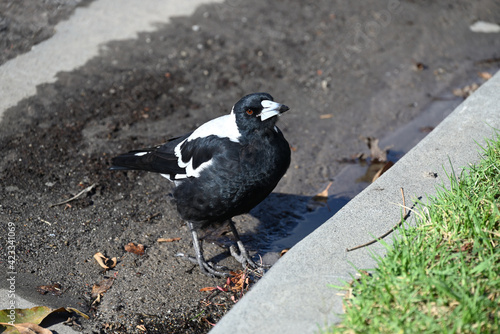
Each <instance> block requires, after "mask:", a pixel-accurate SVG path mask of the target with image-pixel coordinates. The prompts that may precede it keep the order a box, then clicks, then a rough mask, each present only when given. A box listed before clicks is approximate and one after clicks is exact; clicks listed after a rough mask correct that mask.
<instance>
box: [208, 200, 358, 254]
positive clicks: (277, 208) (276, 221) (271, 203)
mask: <svg viewBox="0 0 500 334" xmlns="http://www.w3.org/2000/svg"><path fill="white" fill-rule="evenodd" d="M350 199H351V198H349V197H344V196H339V195H332V196H329V197H327V198H326V197H318V196H302V195H293V194H283V193H272V194H270V195H269V196H268V197H267V198H266V199H265V200H264V201H262V202H261V203H260V204H259V205H257V206H256V207H255V208H254V209H252V210H251V211H250V215H251V216H252V217H254V218H256V219H253V222H252V223H251V224H250V225H251V226H245V225H246V224H245V221H244V220H243V221H239V222H236V227H237V229H238V231H239V232H240V237H241V240H242V241H243V243H244V244H245V246H246V248H247V249H248V250H249V251H250V252H251V253H258V254H259V255H260V256H262V257H266V255H268V254H272V256H274V257H276V254H279V253H280V252H281V251H282V250H284V249H289V248H291V247H293V246H294V245H295V244H296V243H297V242H299V241H300V240H302V239H303V238H305V237H306V236H307V235H309V234H310V233H311V232H313V231H314V230H315V229H316V228H318V227H319V226H320V225H321V224H323V223H324V222H325V221H327V220H328V219H329V218H330V217H331V216H333V215H334V214H335V213H336V212H337V211H339V210H340V209H341V208H342V207H343V206H344V205H345V204H347V203H348V202H349V200H350ZM217 243H218V244H219V245H224V244H225V245H227V244H229V243H231V241H230V240H229V238H227V237H226V240H225V241H223V240H222V239H219V241H218V242H217ZM227 256H229V253H228V252H224V253H221V254H218V255H216V256H215V257H214V258H212V259H211V261H214V262H216V263H217V262H218V261H221V260H222V259H224V258H226V257H227ZM270 262H275V260H270Z"/></svg>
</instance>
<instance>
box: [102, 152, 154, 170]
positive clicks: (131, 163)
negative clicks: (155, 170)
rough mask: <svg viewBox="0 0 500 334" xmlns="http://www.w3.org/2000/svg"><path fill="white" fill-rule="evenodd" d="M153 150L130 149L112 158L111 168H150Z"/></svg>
mask: <svg viewBox="0 0 500 334" xmlns="http://www.w3.org/2000/svg"><path fill="white" fill-rule="evenodd" d="M149 153H151V150H148V149H146V150H139V151H130V152H128V153H124V154H121V155H119V156H116V157H114V158H113V159H111V164H112V165H111V167H110V168H109V170H150V169H151V158H152V157H151V155H150V154H149Z"/></svg>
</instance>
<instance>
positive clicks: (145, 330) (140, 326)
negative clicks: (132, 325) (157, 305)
mask: <svg viewBox="0 0 500 334" xmlns="http://www.w3.org/2000/svg"><path fill="white" fill-rule="evenodd" d="M136 328H137V329H139V330H141V331H143V332H147V329H146V326H144V325H137V327H136Z"/></svg>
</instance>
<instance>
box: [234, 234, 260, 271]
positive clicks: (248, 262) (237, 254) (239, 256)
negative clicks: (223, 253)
mask: <svg viewBox="0 0 500 334" xmlns="http://www.w3.org/2000/svg"><path fill="white" fill-rule="evenodd" d="M236 245H237V246H238V249H236V246H235V245H231V246H229V252H230V253H231V256H232V257H234V258H235V259H236V261H238V262H239V263H241V264H242V265H243V268H246V267H247V266H248V267H250V268H252V269H257V270H258V271H262V272H264V269H267V268H269V266H265V265H263V264H257V263H255V262H254V260H252V258H251V257H250V255H248V252H247V250H246V249H245V246H244V245H243V242H241V240H238V241H237V242H236Z"/></svg>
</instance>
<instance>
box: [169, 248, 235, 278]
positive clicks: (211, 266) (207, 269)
mask: <svg viewBox="0 0 500 334" xmlns="http://www.w3.org/2000/svg"><path fill="white" fill-rule="evenodd" d="M175 256H176V257H180V258H183V259H185V260H188V261H190V262H192V263H194V264H198V265H199V267H200V270H201V272H202V273H203V274H205V275H207V276H209V277H228V276H230V275H229V273H225V272H223V271H222V270H228V269H227V268H226V267H224V266H219V265H217V264H215V263H213V262H207V261H205V259H204V258H203V257H201V258H200V257H198V258H196V257H194V256H189V255H187V254H184V253H177V254H175Z"/></svg>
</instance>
